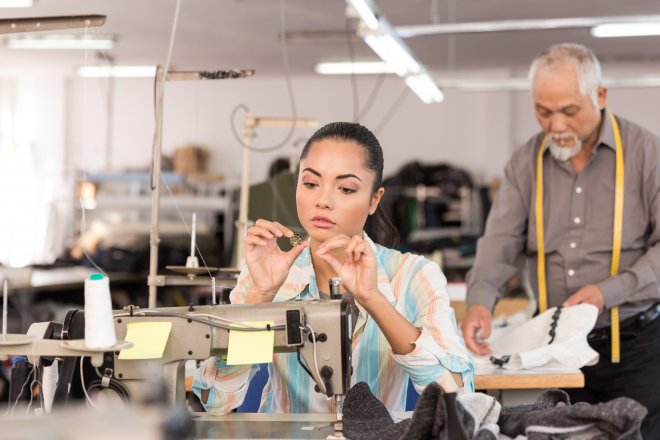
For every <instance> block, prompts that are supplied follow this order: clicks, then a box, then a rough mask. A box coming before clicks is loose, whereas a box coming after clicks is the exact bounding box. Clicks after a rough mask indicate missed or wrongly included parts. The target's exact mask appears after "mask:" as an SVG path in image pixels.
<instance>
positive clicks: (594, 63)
mask: <svg viewBox="0 0 660 440" xmlns="http://www.w3.org/2000/svg"><path fill="white" fill-rule="evenodd" d="M567 61H570V62H572V63H574V64H575V67H576V71H577V77H578V86H579V88H580V93H581V94H582V95H583V96H586V97H587V98H590V99H591V101H592V102H593V104H594V107H595V108H598V87H600V85H601V83H602V80H603V77H602V73H601V68H600V63H599V62H598V58H596V55H594V53H593V52H592V51H591V50H590V49H589V48H587V47H585V46H582V45H581V44H575V43H561V44H555V45H552V46H550V47H549V48H547V49H546V50H545V51H543V53H541V54H540V55H539V56H537V57H536V58H535V59H534V61H533V62H532V65H531V67H530V68H529V76H528V78H529V81H530V83H531V82H532V81H533V80H534V76H536V73H537V72H538V71H539V69H549V70H551V69H554V68H556V67H558V66H560V65H562V64H563V63H565V62H567Z"/></svg>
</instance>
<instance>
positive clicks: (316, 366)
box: [305, 324, 328, 396]
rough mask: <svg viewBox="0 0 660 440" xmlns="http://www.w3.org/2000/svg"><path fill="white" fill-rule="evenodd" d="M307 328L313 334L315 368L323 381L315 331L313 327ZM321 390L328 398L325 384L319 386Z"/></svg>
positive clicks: (307, 325)
mask: <svg viewBox="0 0 660 440" xmlns="http://www.w3.org/2000/svg"><path fill="white" fill-rule="evenodd" d="M305 327H307V328H308V329H309V331H310V332H312V333H311V336H312V345H313V347H314V368H315V369H316V377H318V378H319V380H321V373H320V372H319V361H318V356H317V353H316V333H314V329H313V328H312V326H311V325H309V324H305ZM319 388H320V389H321V391H322V392H323V394H325V395H326V396H327V394H328V393H327V392H326V388H325V384H323V386H320V385H319Z"/></svg>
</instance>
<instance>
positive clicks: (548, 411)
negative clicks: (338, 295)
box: [344, 382, 647, 440]
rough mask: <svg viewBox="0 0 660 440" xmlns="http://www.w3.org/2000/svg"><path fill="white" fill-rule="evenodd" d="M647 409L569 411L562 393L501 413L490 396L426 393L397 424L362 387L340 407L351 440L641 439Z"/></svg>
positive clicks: (617, 403) (613, 404)
mask: <svg viewBox="0 0 660 440" xmlns="http://www.w3.org/2000/svg"><path fill="white" fill-rule="evenodd" d="M646 412H647V411H646V409H645V408H644V407H643V406H642V405H640V404H639V403H637V402H635V401H634V400H632V399H628V398H626V397H619V398H616V399H614V400H611V401H609V402H606V403H600V404H597V405H589V404H586V403H578V404H575V405H571V404H570V401H569V398H568V395H567V394H566V393H565V392H563V391H561V390H549V391H546V392H545V393H544V394H542V395H541V396H540V397H539V398H538V400H537V401H536V402H535V403H534V404H530V405H520V406H515V407H504V408H502V407H501V406H500V404H499V403H498V402H497V401H496V400H495V399H494V398H493V397H491V396H488V395H486V394H482V393H471V394H464V395H461V396H458V397H457V395H456V394H454V393H445V392H444V391H443V390H442V388H441V387H440V385H438V384H437V383H435V382H433V383H431V384H430V385H428V386H427V387H426V389H425V390H424V392H423V393H422V395H421V396H420V398H419V400H418V401H417V406H416V407H415V411H414V412H413V414H412V417H411V418H409V419H405V420H402V421H400V422H398V423H395V422H394V420H393V419H392V417H391V416H390V413H389V412H388V411H387V409H386V408H385V406H384V405H383V404H382V403H381V402H380V401H379V400H378V399H376V397H375V396H374V395H373V394H372V393H371V391H370V390H369V387H368V386H367V384H365V383H364V382H360V383H357V384H355V386H353V387H352V388H351V389H350V390H349V391H348V394H347V395H346V400H345V403H344V433H345V434H346V436H348V438H350V439H351V440H394V439H402V440H403V439H406V440H417V439H419V440H422V439H439V440H496V439H504V440H507V439H508V440H511V439H515V440H522V439H529V440H562V439H585V440H586V439H599V440H610V439H612V440H613V439H621V440H637V439H641V438H642V437H641V434H640V425H641V423H642V419H643V418H644V417H645V416H646Z"/></svg>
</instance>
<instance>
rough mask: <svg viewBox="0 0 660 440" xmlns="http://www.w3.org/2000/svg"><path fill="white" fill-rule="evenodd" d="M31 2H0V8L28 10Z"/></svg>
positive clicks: (16, 0) (22, 0)
mask: <svg viewBox="0 0 660 440" xmlns="http://www.w3.org/2000/svg"><path fill="white" fill-rule="evenodd" d="M32 4H33V2H32V0H0V8H29V7H31V6H32Z"/></svg>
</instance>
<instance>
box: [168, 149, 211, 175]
mask: <svg viewBox="0 0 660 440" xmlns="http://www.w3.org/2000/svg"><path fill="white" fill-rule="evenodd" d="M208 158H209V153H208V151H207V150H206V149H205V148H203V147H199V146H196V145H189V146H185V147H179V148H177V149H175V150H174V160H173V167H174V172H176V173H181V174H199V173H203V172H204V171H206V162H207V161H208Z"/></svg>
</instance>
